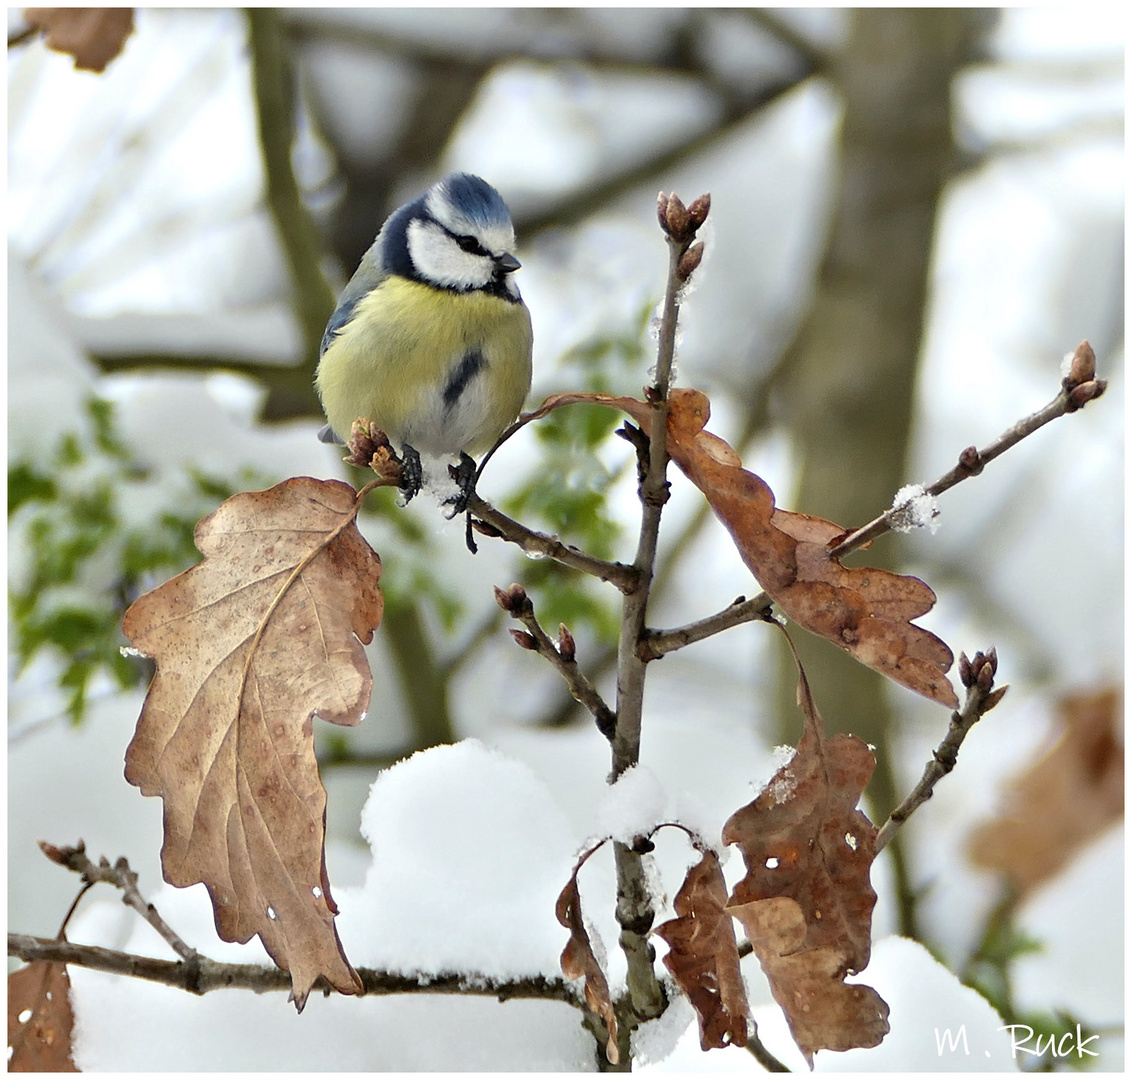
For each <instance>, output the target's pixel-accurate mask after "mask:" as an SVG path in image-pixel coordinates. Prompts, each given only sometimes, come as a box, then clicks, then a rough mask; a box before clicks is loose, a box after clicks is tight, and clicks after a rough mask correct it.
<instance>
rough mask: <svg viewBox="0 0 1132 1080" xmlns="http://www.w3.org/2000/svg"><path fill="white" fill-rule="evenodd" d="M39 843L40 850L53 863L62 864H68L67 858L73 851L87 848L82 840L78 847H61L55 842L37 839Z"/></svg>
mask: <svg viewBox="0 0 1132 1080" xmlns="http://www.w3.org/2000/svg"><path fill="white" fill-rule="evenodd" d="M37 843H38V844H39V850H40V851H42V852H43V854H44V855H46V856H47V857H48V858H49V859H50V860H51V861H52V862H53V863H58V864H59V865H60V866H66V865H67V858H68V856H70V855H71V854H72V853H73V852H75V851H79V852H82V851H85V850H86V845H85V844H83V842H82V841H81V840H80V841H79V846H78V847H77V848H59V847H56V846H55V845H54V844H49V843H48V842H47V841H46V840H39V841H37Z"/></svg>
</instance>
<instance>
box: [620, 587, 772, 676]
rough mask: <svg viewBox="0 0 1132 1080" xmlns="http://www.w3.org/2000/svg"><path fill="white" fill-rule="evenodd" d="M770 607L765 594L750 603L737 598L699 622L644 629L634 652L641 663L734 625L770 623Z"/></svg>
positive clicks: (770, 604) (743, 598) (742, 598)
mask: <svg viewBox="0 0 1132 1080" xmlns="http://www.w3.org/2000/svg"><path fill="white" fill-rule="evenodd" d="M772 605H773V601H772V600H771V598H770V597H769V596H767V594H766V593H765V592H762V593H759V594H758V596H756V597H755V598H754V599H753V600H748V599H747V598H746V597H744V596H740V597H739V598H738V599H737V600H734V601H732V603H731V604H730V606H728V607H725V608H724V609H723V610H722V611H720V612H717V613H716V614H715V615H709V616H708V617H707V618H706V619H700V620H699V621H698V622H694V623H688V624H687V625H686V626H679V627H677V628H676V629H674V630H646V631H645V636H644V637H643V638H642V639H641V644H640V645H639V646H638V649H637V653H638V655H639V656H640V658H641V659H642V660H659V659H660V658H661V657H662V656H665V655H666V654H668V653H670V652H674V651H675V650H676V649H682V648H683V647H684V646H685V645H691V644H692V643H693V642H696V641H703V640H705V639H706V638H709V637H712V636H713V635H714V634H718V633H719V632H720V631H721V630H730V629H731V627H733V626H739V625H740V624H742V623H747V622H752V621H754V620H756V619H760V620H763V621H768V620H771V619H773V615H772V614H771V609H772Z"/></svg>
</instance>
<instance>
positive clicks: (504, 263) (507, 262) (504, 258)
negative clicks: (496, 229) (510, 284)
mask: <svg viewBox="0 0 1132 1080" xmlns="http://www.w3.org/2000/svg"><path fill="white" fill-rule="evenodd" d="M495 263H496V265H497V266H498V267H499V269H500V270H502V271H503V272H504V273H505V274H513V273H514V272H515V271H516V270H518V269H519V267H520V266H522V265H523V264H522V263H521V262H519V260H518V259H516V258H515V256H514V255H512V254H511V252H509V251H508V252H507V253H506V254H504V255H500V256H499V258H498V259H496V260H495Z"/></svg>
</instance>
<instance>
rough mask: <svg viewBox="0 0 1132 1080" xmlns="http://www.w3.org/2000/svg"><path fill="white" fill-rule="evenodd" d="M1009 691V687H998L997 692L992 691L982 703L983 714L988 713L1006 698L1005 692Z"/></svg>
mask: <svg viewBox="0 0 1132 1080" xmlns="http://www.w3.org/2000/svg"><path fill="white" fill-rule="evenodd" d="M1009 689H1010V687H1009V686H1000V687H999V688H998V689H997V690H992V691H991V692H990V693H989V694H988V695H987V699H986V701H984V702H983V714H984V715H986V714H987V713H989V712H990V711H991V709H993V708H994V707H995V706H996V705H997V704H998V703H999V702H1000V701H1001V700H1002V699H1003V698H1004V697H1005V696H1006V691H1007V690H1009Z"/></svg>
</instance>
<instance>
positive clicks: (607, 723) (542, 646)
mask: <svg viewBox="0 0 1132 1080" xmlns="http://www.w3.org/2000/svg"><path fill="white" fill-rule="evenodd" d="M495 599H496V601H497V602H498V604H499V606H500V607H501V608H502V609H503V610H504V611H506V612H507V613H508V614H509V615H510V616H511V617H512V618H514V619H517V620H518V621H519V622H521V623H522V624H523V625H524V626H525V627H526V628H527V631H528V632H527V633H525V634H524V633H523V631H521V630H512V631H511V634H512V636H513V637H514V638H515V641H516V642H518V644H519V645H520V646H522V647H523V648H524V649H528V650H530V651H531V652H537V653H538V654H539V655H540V656H542V657H543V658H544V659H546V660H548V661H549V662H550V664H551V666H552V667H554V669H555V670H556V671H557V672H558V673H559V674H560V675H561V676H562V678H563V679H565V680H566V685H567V686H568V687H569V688H570V693H571V694H572V695H573V696H574V698H575V700H577V701H578V702H579V703H581V704H582V705H584V706H585V707H586V708H587V709H588V710H589V711H590V713H591V714H592V715H593V718H594V721H595V722H596V723H597V727H598V730H599V731H600V732H601V733H602V734H603V735H604V736H605V737H606V738H607V739H612V738H613V731H614V728H615V726H616V723H617V717H616V716H615V715H614V713H613V710H612V709H611V708H610V707H609V706H608V705H607V704H606V703H605V700H604V699H603V698H602V696H601V694H599V693H598V692H597V690H596V688H595V687H594V685H593V683H591V682H590V680H589V679H588V678H586V676H585V674H584V673H583V672H582V669H581V668H579V667H578V662H577V660H576V659H575V658H574V638H573V636H572V635H571V634H570V631H569V630H567V629H566V626H565V624H563V625H562V628H561V631H560V633H559V639H558V644H557V645H556V644H555V643H554V642H553V641H551V640H550V637H549V636H548V635H547V633H546V631H545V630H544V629H543V628H542V626H541V624H540V623H539V621H538V619H537V618H536V616H535V607H534V604H532V603H531V599H530V597H529V596H527V591H526V590H525V589H524V588H523V587H522V585H512V586H511V587H510V588H509V589H506V590H505V589H500V588H496V590H495Z"/></svg>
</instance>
